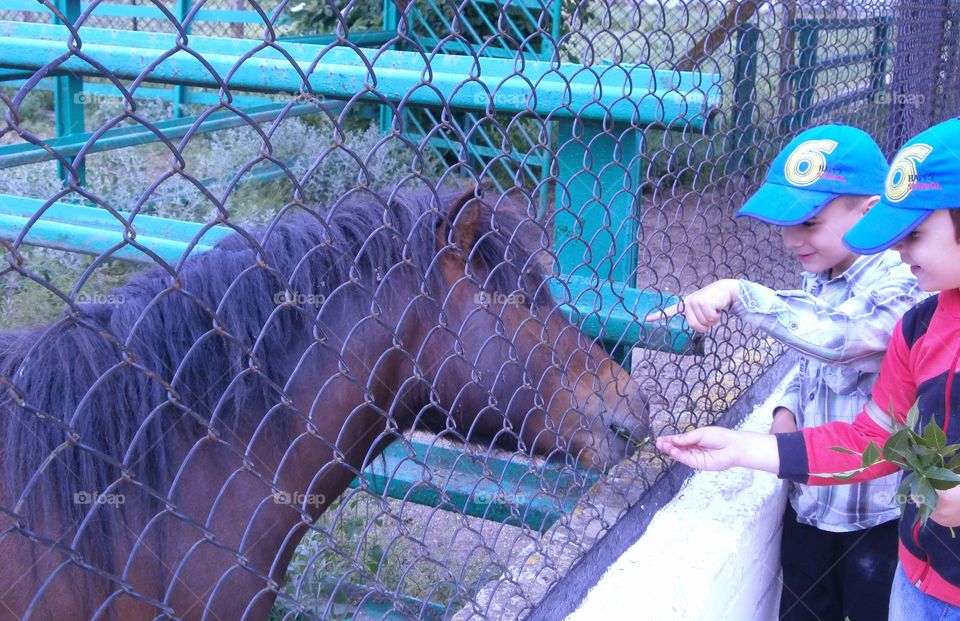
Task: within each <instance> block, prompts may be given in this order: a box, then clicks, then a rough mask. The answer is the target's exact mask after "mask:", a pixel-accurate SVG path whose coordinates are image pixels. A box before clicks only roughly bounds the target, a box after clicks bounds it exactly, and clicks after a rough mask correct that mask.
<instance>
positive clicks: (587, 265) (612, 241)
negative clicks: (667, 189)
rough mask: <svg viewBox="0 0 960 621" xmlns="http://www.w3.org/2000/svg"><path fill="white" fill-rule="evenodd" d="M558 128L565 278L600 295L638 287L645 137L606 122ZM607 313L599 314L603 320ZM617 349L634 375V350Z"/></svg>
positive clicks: (558, 218) (558, 229)
mask: <svg viewBox="0 0 960 621" xmlns="http://www.w3.org/2000/svg"><path fill="white" fill-rule="evenodd" d="M617 125H619V127H620V129H619V130H618V129H616V127H617ZM558 126H559V127H558V132H557V134H558V140H559V142H558V144H559V145H560V147H559V149H558V152H557V158H556V171H557V175H556V176H557V190H556V212H555V213H554V225H553V227H554V228H553V236H554V251H555V253H556V255H557V258H558V260H559V263H560V272H561V273H562V274H564V275H566V276H574V277H580V278H585V279H588V280H589V281H590V284H591V288H596V289H599V288H600V287H601V286H603V284H604V283H605V282H608V281H616V282H618V283H624V284H626V285H628V286H633V285H634V284H635V282H636V267H637V232H638V222H639V220H638V217H637V216H638V214H639V210H640V200H641V198H640V197H641V184H642V182H643V166H642V162H643V135H642V133H641V132H640V131H639V130H638V129H636V128H634V127H630V126H629V125H628V126H627V127H626V129H623V128H624V125H623V122H622V121H621V122H620V123H619V124H617V123H610V124H608V126H607V127H604V123H603V122H602V121H587V120H583V119H577V120H569V121H568V120H564V121H560V122H559V123H558ZM611 126H612V127H611ZM598 299H600V298H599V297H598ZM604 312H605V309H602V308H598V309H597V314H598V315H599V316H601V317H602V316H603V315H604ZM641 320H642V318H641ZM611 349H612V350H611V351H610V355H611V356H613V357H614V358H615V359H616V360H618V361H620V362H621V364H622V365H623V366H624V368H626V369H628V370H629V367H630V356H629V354H630V352H631V351H632V348H630V347H625V346H623V345H619V346H615V347H613V348H611Z"/></svg>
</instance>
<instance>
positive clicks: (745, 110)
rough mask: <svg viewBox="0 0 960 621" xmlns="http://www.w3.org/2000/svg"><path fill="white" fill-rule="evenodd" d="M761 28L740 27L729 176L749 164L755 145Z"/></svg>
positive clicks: (749, 25)
mask: <svg viewBox="0 0 960 621" xmlns="http://www.w3.org/2000/svg"><path fill="white" fill-rule="evenodd" d="M759 42H760V29H759V28H757V27H756V26H754V25H753V24H747V23H744V24H740V26H739V27H738V28H737V55H736V59H735V65H734V69H733V101H734V105H733V111H732V114H733V131H732V132H730V135H729V137H728V138H727V152H729V153H730V159H729V160H727V166H728V170H727V173H728V174H729V173H730V172H733V171H736V170H739V169H740V168H742V167H743V166H744V165H747V164H750V163H751V160H752V158H751V157H750V153H751V148H750V147H751V146H752V145H753V133H754V126H753V113H754V111H755V109H756V103H755V102H754V93H755V92H756V85H757V46H758V44H759Z"/></svg>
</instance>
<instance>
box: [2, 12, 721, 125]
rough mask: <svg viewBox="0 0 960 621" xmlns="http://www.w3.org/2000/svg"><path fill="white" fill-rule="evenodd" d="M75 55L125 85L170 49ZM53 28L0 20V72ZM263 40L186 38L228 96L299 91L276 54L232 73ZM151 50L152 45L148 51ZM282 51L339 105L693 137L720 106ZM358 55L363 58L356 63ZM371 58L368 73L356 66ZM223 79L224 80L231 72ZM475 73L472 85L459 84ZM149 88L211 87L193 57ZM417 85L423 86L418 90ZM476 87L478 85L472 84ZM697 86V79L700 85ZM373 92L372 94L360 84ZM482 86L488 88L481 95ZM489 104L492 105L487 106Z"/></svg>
mask: <svg viewBox="0 0 960 621" xmlns="http://www.w3.org/2000/svg"><path fill="white" fill-rule="evenodd" d="M80 35H81V39H82V43H83V48H82V49H83V51H84V52H85V53H86V54H89V55H90V56H91V57H93V58H96V59H97V61H98V62H100V63H102V64H103V65H105V66H106V67H107V69H108V70H109V71H111V72H112V73H114V74H115V75H117V76H119V77H121V78H124V79H133V78H136V77H138V76H140V75H141V73H142V72H143V68H144V67H145V66H147V65H149V64H150V63H151V62H153V61H155V60H156V59H157V58H159V57H160V56H161V55H162V54H164V53H165V52H167V51H168V50H170V49H172V48H173V47H174V46H175V37H174V36H173V35H166V34H162V33H150V34H147V33H131V32H123V31H116V30H104V29H95V28H83V29H81V31H80ZM67 36H68V35H67V31H66V29H65V28H63V27H62V26H52V25H44V24H23V23H18V22H0V66H2V67H5V68H18V69H34V70H36V69H39V68H41V67H43V66H45V65H46V64H48V63H51V62H53V61H55V60H56V59H57V58H59V57H60V56H61V55H62V54H63V53H64V52H66V51H67V49H66V40H67ZM258 45H262V42H258V41H247V40H238V39H222V38H215V37H199V36H193V37H191V38H190V46H191V48H192V49H193V50H195V51H196V52H198V53H200V54H202V55H203V56H204V58H205V59H206V60H207V62H208V63H209V64H210V65H211V66H212V67H213V68H214V70H215V71H216V72H217V74H218V75H219V76H221V77H223V78H226V77H227V76H228V75H229V85H230V87H231V88H237V89H247V90H253V91H260V92H277V91H287V92H289V91H299V90H300V89H301V87H302V86H303V83H302V79H301V77H300V74H299V73H298V72H297V71H296V70H295V69H294V68H293V67H292V66H291V63H290V62H289V60H287V59H286V58H284V57H283V56H282V55H281V54H280V53H279V52H278V51H277V50H274V49H270V48H266V49H262V50H260V51H258V52H257V53H256V54H255V55H254V56H253V57H251V58H249V59H246V60H245V61H244V62H243V63H242V64H240V65H239V66H238V64H237V60H238V57H239V56H240V55H242V54H245V53H248V52H250V50H251V49H253V48H254V46H258ZM149 46H153V47H149ZM283 49H284V50H285V51H286V52H288V53H289V54H291V56H292V57H293V58H294V59H295V60H296V61H297V64H298V65H299V68H300V70H302V71H307V70H309V69H310V66H311V64H312V63H313V62H314V61H315V60H319V59H321V58H322V62H320V63H319V64H317V66H316V67H315V68H314V70H313V71H312V74H311V75H310V78H309V81H310V86H311V88H312V89H313V91H314V92H315V93H317V94H321V95H324V96H329V97H335V98H345V97H349V96H351V95H352V94H354V93H360V98H361V99H366V100H371V101H383V100H384V99H386V100H388V101H393V102H399V101H404V102H406V103H407V104H411V105H433V106H436V105H444V104H446V105H449V106H451V107H455V108H464V109H472V110H485V109H486V108H487V104H488V102H492V104H493V105H494V107H495V108H496V110H497V111H500V112H514V113H519V112H535V113H537V114H540V115H542V116H544V117H548V118H552V119H560V118H573V117H580V118H584V119H593V120H603V119H605V118H617V119H624V120H627V119H630V120H633V121H634V122H636V123H637V124H652V123H657V124H663V125H666V126H669V127H685V128H693V129H701V128H704V127H706V126H707V125H708V124H709V119H710V116H711V115H712V114H713V113H714V111H715V109H716V107H717V106H718V105H719V102H720V99H719V95H720V91H719V88H718V87H717V86H716V84H718V83H719V81H718V80H717V79H714V78H711V77H709V76H711V75H712V74H696V75H695V76H694V75H693V74H690V73H682V72H670V71H651V70H650V69H649V68H648V67H645V66H634V67H621V66H618V65H612V64H611V65H601V66H597V67H584V66H582V65H575V64H570V65H564V66H562V67H560V68H558V67H557V66H555V65H552V64H550V63H547V62H542V61H529V62H527V63H526V65H525V66H524V67H523V69H522V72H523V73H522V75H520V74H519V73H518V72H517V68H516V65H515V63H514V61H512V60H503V59H497V58H479V59H475V58H472V57H465V56H455V55H450V54H437V55H434V56H432V57H431V58H430V59H429V71H428V67H427V65H426V62H427V61H426V59H425V58H423V57H422V56H420V55H419V54H416V53H414V52H399V51H389V50H388V51H382V52H378V51H376V50H365V49H362V48H361V49H359V50H354V49H352V48H345V47H338V48H333V49H329V50H326V51H324V49H323V47H322V46H316V45H306V44H294V43H284V44H283ZM361 55H362V56H361ZM365 58H366V59H374V58H375V59H376V64H375V65H374V68H373V73H372V74H371V73H370V72H369V71H368V69H367V66H366V65H365V64H364V62H363V60H364V59H365ZM61 67H62V68H63V69H64V70H69V71H74V72H76V73H78V74H81V75H89V76H99V75H100V71H99V70H97V69H95V68H93V67H91V66H89V65H88V64H87V63H86V62H85V61H83V60H82V59H80V58H78V57H75V56H74V57H71V58H70V59H68V60H66V61H65V62H64V63H63V64H62V65H61ZM231 72H232V73H231ZM475 74H479V79H478V80H472V81H469V80H468V81H464V78H465V77H467V76H470V75H475ZM149 75H150V79H151V81H156V82H164V83H176V84H189V85H195V86H207V87H211V88H215V87H217V81H216V80H215V79H213V78H212V77H211V76H210V73H209V71H208V70H207V69H206V68H205V67H204V66H203V65H202V64H201V63H200V62H199V61H198V60H197V59H196V58H194V57H193V56H192V55H190V54H188V53H186V52H182V51H181V52H178V53H176V54H175V55H173V56H172V57H170V58H168V59H167V60H165V61H164V62H163V63H162V64H161V65H160V66H159V67H156V68H155V69H154V70H153V71H152V72H151V73H150V74H149ZM425 77H427V78H430V83H429V85H425V84H423V82H424V79H425ZM481 80H482V82H481ZM704 80H706V81H704ZM374 83H375V84H376V94H374V93H372V92H370V91H369V90H368V88H367V85H368V84H374ZM483 84H486V85H488V87H489V88H491V91H492V93H491V94H488V93H487V92H486V91H485V90H484V88H483ZM491 100H492V101H491Z"/></svg>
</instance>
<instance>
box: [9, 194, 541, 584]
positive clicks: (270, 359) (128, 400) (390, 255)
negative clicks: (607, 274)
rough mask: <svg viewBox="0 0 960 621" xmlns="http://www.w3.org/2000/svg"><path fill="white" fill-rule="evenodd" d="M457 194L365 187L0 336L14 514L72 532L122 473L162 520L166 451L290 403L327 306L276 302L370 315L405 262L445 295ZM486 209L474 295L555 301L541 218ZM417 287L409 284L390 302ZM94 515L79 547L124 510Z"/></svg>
mask: <svg viewBox="0 0 960 621" xmlns="http://www.w3.org/2000/svg"><path fill="white" fill-rule="evenodd" d="M461 195H462V193H457V194H456V195H454V194H452V193H449V192H441V193H439V194H437V193H434V192H433V191H432V190H424V191H420V192H412V193H407V194H396V193H395V194H394V195H391V196H388V195H385V194H375V193H372V192H355V193H352V194H351V195H349V196H347V197H345V198H343V199H341V201H340V202H338V203H337V204H336V205H334V206H333V207H332V208H331V209H330V210H329V211H328V212H326V215H325V216H324V217H320V216H319V215H318V214H317V213H316V212H309V213H307V214H302V215H298V216H296V217H293V218H285V219H283V220H282V221H275V222H274V223H273V224H272V225H270V226H269V227H267V228H266V229H264V230H262V231H257V232H250V233H247V234H244V233H238V234H235V235H232V236H230V237H227V238H225V239H223V240H222V241H221V242H219V243H218V244H217V245H216V246H215V247H214V248H213V249H211V250H209V251H207V252H205V253H202V254H199V255H195V256H192V257H190V258H189V259H187V260H186V261H184V262H183V265H182V266H181V268H180V270H179V271H178V272H177V273H176V274H174V273H173V272H172V271H171V270H170V269H168V268H166V267H164V266H154V267H152V268H150V269H148V270H145V271H143V272H140V273H137V274H135V275H133V276H132V277H131V278H130V280H129V281H128V282H127V283H126V284H124V285H123V286H121V287H119V288H117V289H116V290H115V291H114V292H112V295H113V298H114V299H115V300H117V301H118V302H119V303H118V304H116V305H79V306H77V307H76V308H75V309H70V310H68V311H67V312H66V313H65V314H64V316H63V317H61V318H60V319H59V320H57V321H55V322H53V323H52V324H48V325H45V326H41V327H38V328H33V329H29V330H25V331H19V332H4V333H0V386H2V385H6V387H7V389H6V390H4V391H3V392H0V414H2V418H3V422H0V425H2V427H0V434H2V437H3V440H4V446H3V448H2V449H0V451H2V453H0V455H2V462H3V463H2V469H3V488H4V492H5V496H6V501H5V504H6V507H7V510H8V511H10V512H14V513H16V514H18V515H20V516H23V517H24V519H23V520H22V523H25V524H26V525H28V527H29V525H32V524H36V523H38V522H42V520H43V516H44V515H48V516H49V515H53V516H56V518H55V519H56V520H59V521H60V522H62V523H63V524H75V523H78V522H79V521H80V520H82V519H83V518H84V516H85V515H86V512H87V510H88V507H85V506H83V505H79V504H78V503H76V502H74V495H75V494H76V493H77V492H87V493H106V492H107V490H108V489H109V488H110V486H111V484H114V483H115V482H116V481H117V480H118V479H119V478H120V477H121V474H122V473H126V474H128V476H131V477H132V478H133V480H134V481H136V482H137V484H138V485H141V486H143V487H144V489H146V490H152V491H150V492H149V493H150V495H151V496H154V497H156V498H158V499H157V501H156V503H155V506H147V507H143V508H142V509H143V510H144V511H145V512H148V513H145V514H147V515H149V514H152V513H153V512H155V511H156V510H157V509H158V508H159V507H160V506H161V505H160V502H161V501H160V500H159V499H160V498H163V497H164V496H165V494H166V492H167V491H168V489H169V485H170V483H171V482H172V480H173V477H174V476H175V475H176V469H177V467H178V465H179V464H178V463H177V462H176V458H177V456H176V455H174V454H172V453H171V449H170V448H169V447H170V445H171V444H172V442H171V440H173V439H176V438H180V439H183V440H185V441H187V442H189V444H187V446H190V445H192V442H193V441H195V439H196V438H199V437H200V436H201V435H202V434H203V433H206V431H207V428H216V429H219V430H223V429H225V428H236V427H237V426H239V425H242V424H244V422H245V421H243V420H242V419H243V417H244V415H248V416H253V415H254V414H253V413H252V412H251V411H255V412H256V413H257V415H258V416H262V415H263V412H264V409H265V408H264V405H265V404H270V405H273V404H277V403H280V397H281V394H282V392H283V388H284V384H285V383H286V380H287V379H288V378H289V377H290V374H291V373H292V371H293V369H294V368H295V365H296V363H297V361H298V359H299V357H300V355H301V354H302V352H303V350H304V348H305V347H306V344H307V343H309V342H310V341H311V338H312V334H313V330H314V329H315V326H316V321H317V316H318V313H319V312H320V310H321V306H322V303H323V302H322V300H323V299H324V298H322V297H319V296H315V297H314V298H313V299H308V300H305V301H304V302H303V303H299V304H296V305H279V307H278V304H277V301H276V298H277V295H278V294H283V293H284V292H287V293H291V292H292V293H294V294H295V293H297V292H303V293H306V292H310V293H318V294H321V295H322V296H328V295H330V294H331V293H332V292H333V291H335V290H337V289H338V288H340V289H341V291H338V297H337V299H338V300H340V302H341V303H342V304H344V311H345V312H346V313H347V314H345V315H343V320H344V321H349V320H351V318H353V319H359V318H361V317H364V316H366V315H367V314H369V312H370V304H371V297H370V296H372V295H373V292H374V291H376V290H377V288H376V285H377V283H378V280H379V278H380V276H382V274H385V273H386V271H387V269H388V268H389V267H390V266H393V265H396V264H397V263H398V262H401V261H409V262H410V263H412V264H413V265H414V266H415V267H416V269H417V270H418V272H419V273H420V274H422V275H423V277H424V278H426V279H427V286H426V288H427V289H428V290H430V291H433V292H439V291H441V290H442V289H441V288H440V287H441V286H442V282H441V276H440V274H439V270H437V269H435V268H434V263H435V257H436V254H437V248H436V245H437V231H438V229H439V228H440V227H441V225H442V223H444V222H446V221H448V213H447V208H448V206H449V204H450V203H451V201H452V200H453V199H454V198H456V197H459V196H461ZM438 199H439V202H438ZM491 203H493V204H491ZM479 210H480V211H479V213H480V217H479V221H478V231H477V232H478V241H477V243H476V245H475V246H474V248H473V250H472V251H471V252H470V254H469V258H468V264H469V265H470V266H472V267H473V268H476V271H477V278H478V279H479V282H478V284H480V285H482V286H484V287H489V288H492V289H493V290H499V291H514V290H518V289H521V290H523V291H525V292H527V293H528V296H529V297H528V299H529V300H534V301H537V302H538V303H548V302H549V298H548V297H546V296H548V294H547V293H546V287H544V286H543V282H544V274H543V271H542V269H541V268H540V267H539V263H538V262H537V261H536V260H535V255H534V254H532V253H531V249H536V248H538V247H543V244H542V240H532V239H531V238H530V235H531V234H532V235H534V236H536V235H538V234H539V235H542V234H543V231H542V229H541V228H540V227H539V226H538V225H534V226H533V228H532V229H531V228H530V227H525V226H521V225H522V223H523V222H524V221H525V222H531V221H530V220H529V219H528V218H526V216H525V214H523V213H520V211H521V210H519V209H518V207H517V203H511V202H510V201H509V200H506V199H504V198H503V197H498V199H497V200H496V201H488V200H486V199H485V198H484V199H482V200H481V201H480V206H479ZM278 220H279V219H278ZM348 283H349V284H353V285H357V286H349V287H344V285H345V284H348ZM420 291H421V283H411V286H410V288H409V290H408V291H394V294H395V295H396V296H398V297H399V298H402V297H403V296H412V295H417V294H419V293H420ZM265 292H266V294H265ZM341 292H342V293H345V294H346V295H345V296H341V295H339V294H340V293H341ZM361 292H366V293H361ZM297 301H298V302H300V300H297ZM397 301H398V302H402V300H399V299H398V300H397ZM377 303H378V304H381V305H383V304H390V303H391V301H390V300H381V299H380V298H379V297H378V298H377ZM349 307H353V308H352V309H351V308H349ZM338 311H339V307H338ZM350 312H353V315H350V314H349V313H350ZM432 320H433V321H436V317H434V318H433V319H432ZM251 405H254V406H256V405H259V406H260V407H259V408H258V407H250V406H251ZM267 407H269V405H268V406H267ZM246 422H249V421H246ZM55 452H59V456H58V458H56V459H52V460H50V459H49V458H50V455H51V453H55ZM48 460H49V461H48ZM45 462H46V463H45ZM41 469H43V474H42V475H40V474H38V473H39V471H40V470H41ZM124 510H125V511H129V510H131V509H130V507H125V508H124ZM99 513H100V514H107V517H102V518H98V521H97V522H96V523H91V524H90V526H89V527H90V528H91V529H94V530H96V529H99V530H100V533H98V534H102V535H103V536H102V537H100V536H93V535H87V536H85V537H84V541H86V542H89V541H91V540H96V541H98V542H99V546H101V547H103V546H104V545H105V542H106V541H108V540H109V532H110V531H111V529H112V528H113V526H112V525H110V524H109V520H111V519H117V518H116V517H111V516H113V515H114V514H117V513H119V512H116V511H107V512H104V511H100V512H99ZM106 554H107V555H108V556H109V552H107V553H106ZM85 555H86V550H85ZM99 562H101V563H105V564H106V565H107V566H108V567H112V565H113V562H112V560H111V559H109V558H107V559H100V561H99Z"/></svg>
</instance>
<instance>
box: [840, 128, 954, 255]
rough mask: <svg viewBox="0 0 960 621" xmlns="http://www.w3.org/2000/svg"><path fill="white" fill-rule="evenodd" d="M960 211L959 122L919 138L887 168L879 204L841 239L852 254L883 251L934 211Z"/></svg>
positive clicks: (902, 150)
mask: <svg viewBox="0 0 960 621" xmlns="http://www.w3.org/2000/svg"><path fill="white" fill-rule="evenodd" d="M956 208H960V119H951V120H949V121H944V122H943V123H940V124H939V125H934V126H933V127H931V128H930V129H928V130H926V131H923V132H920V133H919V134H917V135H916V136H914V137H913V138H912V139H911V140H910V141H908V142H907V144H905V145H903V147H902V148H901V149H900V150H899V151H897V154H896V155H895V156H894V157H893V162H891V163H890V172H889V173H888V174H887V180H886V183H885V184H884V190H883V196H882V197H881V198H880V202H879V203H877V204H876V205H874V206H873V208H872V209H871V210H870V211H868V212H867V215H865V216H864V217H863V218H862V219H861V220H860V221H859V222H857V224H856V225H854V226H853V228H851V229H850V230H849V231H847V234H846V235H844V236H843V243H844V244H845V245H846V246H847V248H849V249H850V250H853V251H854V252H857V253H860V254H875V253H877V252H880V251H882V250H886V249H887V248H889V247H890V246H893V245H894V244H896V243H897V242H898V241H900V240H901V239H903V238H904V237H906V236H907V235H908V234H909V233H910V231H912V230H913V229H915V228H917V227H918V226H920V223H921V222H923V221H924V220H926V219H927V217H928V216H929V215H930V214H932V213H933V212H934V211H936V210H937V209H956Z"/></svg>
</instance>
